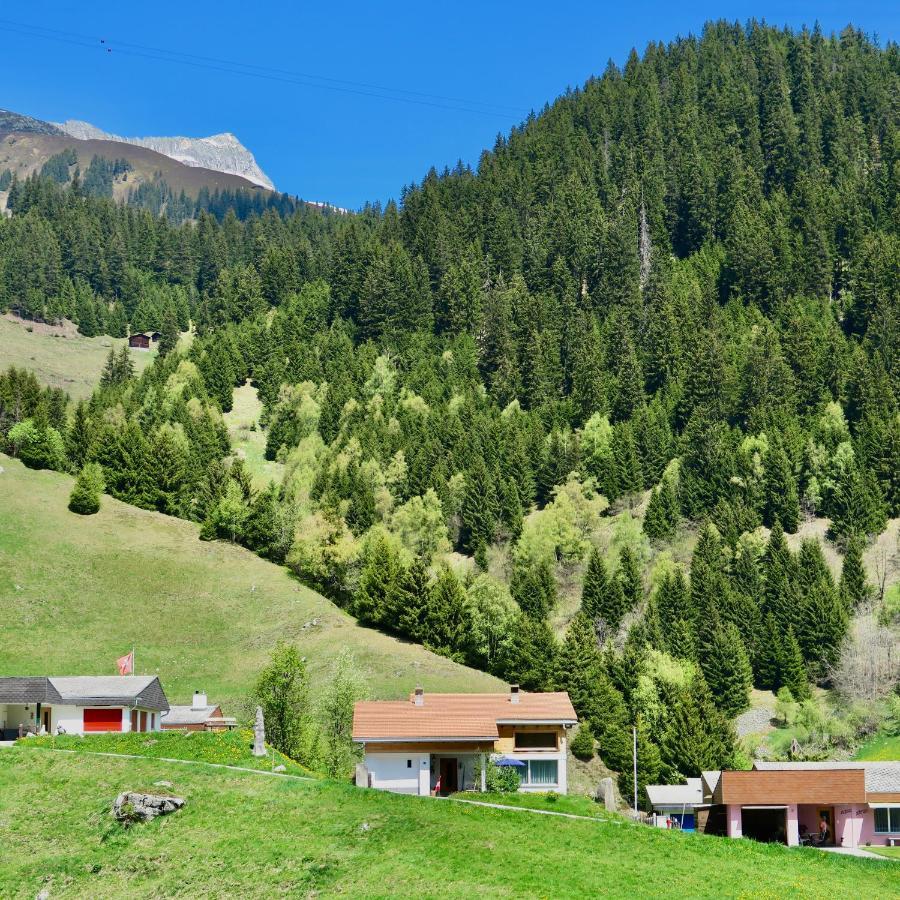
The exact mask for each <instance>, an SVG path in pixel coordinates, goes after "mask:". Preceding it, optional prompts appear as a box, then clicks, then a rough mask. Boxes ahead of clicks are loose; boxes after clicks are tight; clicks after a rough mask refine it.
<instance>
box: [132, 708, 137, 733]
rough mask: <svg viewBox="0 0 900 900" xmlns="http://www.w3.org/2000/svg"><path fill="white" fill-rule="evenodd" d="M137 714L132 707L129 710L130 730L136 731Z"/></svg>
mask: <svg viewBox="0 0 900 900" xmlns="http://www.w3.org/2000/svg"><path fill="white" fill-rule="evenodd" d="M137 716H138V714H137V710H136V709H133V710H132V711H131V730H132V731H137V726H138V717H137Z"/></svg>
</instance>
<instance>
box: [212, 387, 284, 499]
mask: <svg viewBox="0 0 900 900" xmlns="http://www.w3.org/2000/svg"><path fill="white" fill-rule="evenodd" d="M261 412H262V403H261V402H260V400H259V397H258V396H257V394H256V388H255V387H252V386H251V385H250V383H249V382H248V383H247V384H243V385H241V386H240V387H239V388H235V391H234V401H233V406H232V408H231V411H230V412H227V413H225V416H224V418H225V424H226V425H227V426H228V436H229V438H230V439H231V449H232V453H233V454H234V455H235V456H237V457H240V458H241V459H243V460H244V463H245V464H246V466H247V470H248V471H249V472H250V474H251V475H252V476H253V483H254V484H255V485H256V486H257V487H258V488H264V487H266V486H267V485H268V484H269V482H270V481H274V482H275V484H281V478H282V476H283V474H284V466H283V465H282V464H281V463H277V462H274V461H273V460H268V459H266V456H265V453H266V433H265V432H264V431H263V430H262V429H261V428H258V427H257V428H255V429H254V428H253V427H252V426H254V425H258V424H259V414H260V413H261Z"/></svg>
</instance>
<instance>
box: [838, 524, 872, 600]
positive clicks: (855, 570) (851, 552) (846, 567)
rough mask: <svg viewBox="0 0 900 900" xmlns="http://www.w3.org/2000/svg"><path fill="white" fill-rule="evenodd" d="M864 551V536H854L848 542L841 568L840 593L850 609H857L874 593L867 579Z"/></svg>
mask: <svg viewBox="0 0 900 900" xmlns="http://www.w3.org/2000/svg"><path fill="white" fill-rule="evenodd" d="M862 552H863V541H862V538H859V537H853V538H851V539H850V540H849V541H848V542H847V550H846V553H845V554H844V563H843V567H842V569H841V581H840V595H841V599H842V600H843V601H844V604H845V605H846V607H847V609H848V610H853V609H856V608H857V607H858V606H860V605H861V604H863V603H865V602H866V601H867V600H868V599H869V598H870V597H871V595H872V588H871V587H870V586H869V584H868V582H867V581H866V569H865V566H864V565H863V555H862Z"/></svg>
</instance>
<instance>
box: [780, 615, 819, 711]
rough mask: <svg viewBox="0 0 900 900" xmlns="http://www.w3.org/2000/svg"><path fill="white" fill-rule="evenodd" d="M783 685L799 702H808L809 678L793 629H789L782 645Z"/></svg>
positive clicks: (781, 667)
mask: <svg viewBox="0 0 900 900" xmlns="http://www.w3.org/2000/svg"><path fill="white" fill-rule="evenodd" d="M780 669H781V679H780V681H781V684H782V686H784V687H786V688H788V690H790V692H791V694H792V695H793V697H794V699H795V700H797V701H801V700H808V699H809V698H810V696H811V693H810V690H809V676H808V675H807V672H806V666H805V665H804V663H803V652H802V651H801V649H800V644H799V643H798V642H797V638H796V636H795V634H794V629H793V627H791V628H789V629H788V632H787V634H786V635H785V637H784V640H783V641H782V644H781V663H780Z"/></svg>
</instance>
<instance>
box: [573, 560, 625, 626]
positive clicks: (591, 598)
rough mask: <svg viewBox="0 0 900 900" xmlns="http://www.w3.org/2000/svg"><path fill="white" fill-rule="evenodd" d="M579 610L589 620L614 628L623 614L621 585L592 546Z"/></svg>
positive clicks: (623, 597)
mask: <svg viewBox="0 0 900 900" xmlns="http://www.w3.org/2000/svg"><path fill="white" fill-rule="evenodd" d="M581 610H582V612H584V613H585V615H586V616H587V617H588V619H590V621H591V622H594V623H599V622H603V623H605V625H606V626H607V627H608V628H610V629H612V630H616V629H617V628H618V627H619V622H621V620H622V616H623V615H624V614H625V595H624V594H623V593H622V585H621V584H620V583H619V580H618V579H616V578H611V577H610V576H609V574H608V572H607V570H606V563H605V562H604V560H603V556H602V554H601V553H600V551H599V550H597V549H596V548H594V549H593V550H592V551H591V555H590V557H589V558H588V564H587V568H586V569H585V573H584V582H583V584H582V588H581Z"/></svg>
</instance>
